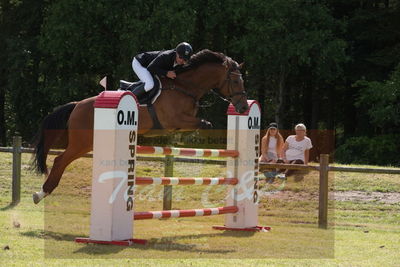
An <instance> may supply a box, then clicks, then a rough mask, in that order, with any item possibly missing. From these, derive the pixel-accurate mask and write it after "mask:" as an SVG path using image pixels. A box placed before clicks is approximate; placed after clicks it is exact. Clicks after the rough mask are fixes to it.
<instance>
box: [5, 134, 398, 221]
mask: <svg viewBox="0 0 400 267" xmlns="http://www.w3.org/2000/svg"><path fill="white" fill-rule="evenodd" d="M21 144H22V142H21V137H19V136H15V137H14V138H13V147H0V152H11V153H13V165H12V166H13V167H12V203H11V204H12V205H16V204H18V203H19V201H20V196H21V194H20V192H21V154H22V153H33V152H34V150H33V149H32V148H23V147H22V146H21ZM61 153H62V152H61V151H49V154H50V155H59V154H61ZM84 157H92V154H87V155H85V156H84ZM137 159H138V160H139V161H162V162H164V176H165V177H172V176H173V172H174V162H186V163H202V164H214V165H226V161H224V160H210V159H193V158H180V157H174V156H172V155H166V156H165V157H142V156H139V157H137ZM259 165H260V172H263V171H266V170H268V169H290V170H307V171H318V172H319V206H318V226H319V227H320V228H324V229H326V228H327V227H328V191H329V190H328V174H329V172H330V171H339V172H359V173H383V174H400V169H394V168H391V169H390V168H358V167H338V166H331V165H329V155H327V154H322V155H320V162H319V165H317V166H313V165H296V164H281V163H260V164H259ZM171 203H172V186H171V185H164V196H163V209H164V210H170V209H171V206H172V205H171Z"/></svg>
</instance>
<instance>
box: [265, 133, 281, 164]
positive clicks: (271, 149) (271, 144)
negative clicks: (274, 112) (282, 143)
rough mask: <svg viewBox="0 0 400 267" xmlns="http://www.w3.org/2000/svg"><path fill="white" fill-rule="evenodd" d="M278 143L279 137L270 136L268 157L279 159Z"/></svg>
mask: <svg viewBox="0 0 400 267" xmlns="http://www.w3.org/2000/svg"><path fill="white" fill-rule="evenodd" d="M277 144H278V139H277V138H276V137H275V136H270V137H269V142H268V151H267V154H268V158H269V159H273V160H277V159H278V154H277V153H276V145H277Z"/></svg>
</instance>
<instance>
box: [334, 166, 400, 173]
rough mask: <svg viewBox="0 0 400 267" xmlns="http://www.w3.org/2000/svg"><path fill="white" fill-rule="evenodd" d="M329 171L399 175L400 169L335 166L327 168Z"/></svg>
mask: <svg viewBox="0 0 400 267" xmlns="http://www.w3.org/2000/svg"><path fill="white" fill-rule="evenodd" d="M329 171H336V172H362V173H386V174H400V169H382V168H360V167H337V166H329Z"/></svg>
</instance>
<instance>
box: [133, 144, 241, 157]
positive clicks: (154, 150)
mask: <svg viewBox="0 0 400 267" xmlns="http://www.w3.org/2000/svg"><path fill="white" fill-rule="evenodd" d="M137 153H138V154H153V155H174V156H192V157H237V156H239V151H237V150H226V149H198V148H179V147H160V146H137Z"/></svg>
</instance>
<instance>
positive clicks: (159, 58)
mask: <svg viewBox="0 0 400 267" xmlns="http://www.w3.org/2000/svg"><path fill="white" fill-rule="evenodd" d="M175 57H176V51H175V49H172V50H164V51H150V52H144V53H140V54H138V55H136V56H135V58H136V60H137V61H139V63H140V64H141V65H142V66H143V67H145V68H147V70H148V71H149V72H150V73H151V74H156V75H158V76H167V72H168V71H170V70H175V69H176V67H174V64H175Z"/></svg>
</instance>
